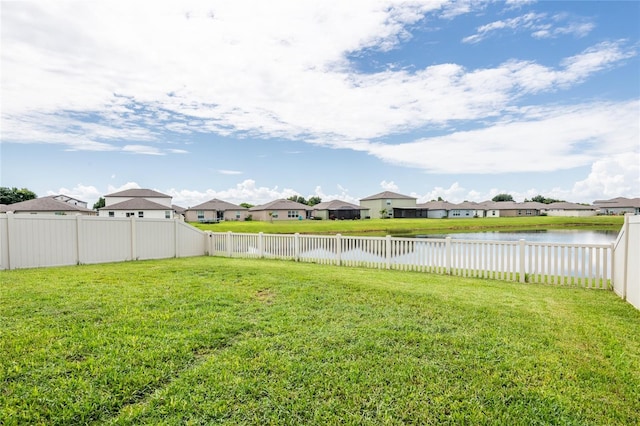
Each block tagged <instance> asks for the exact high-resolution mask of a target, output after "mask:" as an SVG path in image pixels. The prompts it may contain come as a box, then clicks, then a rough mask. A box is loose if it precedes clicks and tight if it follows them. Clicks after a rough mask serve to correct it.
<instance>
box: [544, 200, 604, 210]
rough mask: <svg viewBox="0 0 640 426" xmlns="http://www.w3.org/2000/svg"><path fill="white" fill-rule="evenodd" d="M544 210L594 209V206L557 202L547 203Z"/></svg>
mask: <svg viewBox="0 0 640 426" xmlns="http://www.w3.org/2000/svg"><path fill="white" fill-rule="evenodd" d="M543 209H544V210H595V209H596V208H595V207H594V206H585V205H584V204H576V203H567V202H564V201H563V202H557V203H550V204H547V205H546V207H544V208H543Z"/></svg>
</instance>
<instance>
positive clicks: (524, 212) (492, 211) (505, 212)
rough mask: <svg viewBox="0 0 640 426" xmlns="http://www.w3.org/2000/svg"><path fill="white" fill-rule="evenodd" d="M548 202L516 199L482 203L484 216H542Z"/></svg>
mask: <svg viewBox="0 0 640 426" xmlns="http://www.w3.org/2000/svg"><path fill="white" fill-rule="evenodd" d="M545 206H546V204H543V203H538V202H535V201H527V202H524V203H517V202H515V201H485V202H483V203H480V207H481V208H483V209H484V211H485V216H484V217H530V216H540V212H541V211H542V210H543V209H544V208H545Z"/></svg>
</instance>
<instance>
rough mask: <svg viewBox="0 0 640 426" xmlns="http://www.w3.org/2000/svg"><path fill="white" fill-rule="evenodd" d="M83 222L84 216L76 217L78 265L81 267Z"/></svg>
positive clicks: (78, 215)
mask: <svg viewBox="0 0 640 426" xmlns="http://www.w3.org/2000/svg"><path fill="white" fill-rule="evenodd" d="M81 220H82V215H81V214H77V215H76V264H77V265H81V264H82V263H83V260H84V259H83V256H82V250H83V249H84V247H82V224H81V223H80V221H81Z"/></svg>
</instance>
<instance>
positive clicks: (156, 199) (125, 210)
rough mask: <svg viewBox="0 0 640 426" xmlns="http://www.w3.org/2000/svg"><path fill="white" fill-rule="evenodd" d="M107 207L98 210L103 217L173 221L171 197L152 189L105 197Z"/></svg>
mask: <svg viewBox="0 0 640 426" xmlns="http://www.w3.org/2000/svg"><path fill="white" fill-rule="evenodd" d="M104 202H105V206H104V207H102V208H101V209H98V216H101V217H137V218H147V219H173V217H174V216H173V215H174V210H173V206H172V205H171V196H169V195H166V194H163V193H161V192H158V191H154V190H152V189H127V190H124V191H120V192H114V193H113V194H108V195H105V196H104Z"/></svg>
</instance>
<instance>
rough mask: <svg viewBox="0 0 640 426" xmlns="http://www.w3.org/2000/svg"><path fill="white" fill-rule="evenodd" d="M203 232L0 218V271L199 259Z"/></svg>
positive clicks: (116, 222)
mask: <svg viewBox="0 0 640 426" xmlns="http://www.w3.org/2000/svg"><path fill="white" fill-rule="evenodd" d="M206 241H207V240H206V235H205V233H204V232H202V231H200V230H198V229H196V228H194V227H192V226H190V225H188V224H186V223H184V222H182V221H180V220H177V219H175V220H168V219H137V218H113V217H94V216H82V215H77V216H57V215H23V214H12V213H8V214H6V215H0V269H16V268H36V267H43V266H62V265H76V264H84V263H106V262H122V261H127V260H143V259H162V258H169V257H186V256H202V255H204V254H205V249H206V247H205V246H206Z"/></svg>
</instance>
